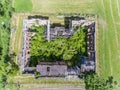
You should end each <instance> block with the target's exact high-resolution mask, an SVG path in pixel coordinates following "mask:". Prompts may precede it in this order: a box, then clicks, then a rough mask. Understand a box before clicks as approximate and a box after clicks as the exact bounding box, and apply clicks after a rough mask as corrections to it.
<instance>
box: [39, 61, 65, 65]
mask: <svg viewBox="0 0 120 90" xmlns="http://www.w3.org/2000/svg"><path fill="white" fill-rule="evenodd" d="M38 65H66V63H65V62H58V61H57V62H38Z"/></svg>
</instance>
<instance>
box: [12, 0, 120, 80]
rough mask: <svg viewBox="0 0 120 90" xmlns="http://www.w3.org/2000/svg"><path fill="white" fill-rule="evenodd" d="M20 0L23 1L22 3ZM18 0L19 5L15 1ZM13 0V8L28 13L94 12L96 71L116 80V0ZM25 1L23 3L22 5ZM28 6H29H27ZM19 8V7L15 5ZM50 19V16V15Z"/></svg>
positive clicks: (119, 51) (119, 13) (119, 20)
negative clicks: (96, 23)
mask: <svg viewBox="0 0 120 90" xmlns="http://www.w3.org/2000/svg"><path fill="white" fill-rule="evenodd" d="M23 1H24V3H22V2H23ZM19 2H21V5H20V4H19ZM25 2H27V3H30V0H14V6H15V9H16V11H19V12H22V11H23V10H24V9H22V8H25V7H28V6H29V8H30V9H25V11H28V12H31V13H37V14H38V13H40V14H42V13H55V14H56V13H94V14H97V15H98V28H99V29H98V32H99V33H98V34H99V35H98V38H97V63H98V64H97V73H99V74H100V76H102V77H104V78H106V77H107V76H113V77H114V79H115V80H117V81H119V82H120V74H119V73H120V69H119V66H120V34H119V33H120V1H119V0H31V2H32V5H31V4H29V5H28V4H25ZM24 4H25V7H22V6H23V5H24ZM31 6H32V7H31ZM19 8H21V9H19ZM53 19H54V17H53Z"/></svg>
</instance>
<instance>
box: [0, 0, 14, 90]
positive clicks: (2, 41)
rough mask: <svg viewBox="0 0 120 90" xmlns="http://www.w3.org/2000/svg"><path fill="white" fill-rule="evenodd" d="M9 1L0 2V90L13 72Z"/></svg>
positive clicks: (2, 0)
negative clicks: (10, 47)
mask: <svg viewBox="0 0 120 90" xmlns="http://www.w3.org/2000/svg"><path fill="white" fill-rule="evenodd" d="M11 2H12V1H11V0H0V90H2V88H4V86H5V83H6V80H7V78H9V75H10V74H12V73H11V71H12V72H13V71H14V66H15V64H12V62H11V58H10V57H9V55H8V54H9V39H10V18H11V15H12V7H11Z"/></svg>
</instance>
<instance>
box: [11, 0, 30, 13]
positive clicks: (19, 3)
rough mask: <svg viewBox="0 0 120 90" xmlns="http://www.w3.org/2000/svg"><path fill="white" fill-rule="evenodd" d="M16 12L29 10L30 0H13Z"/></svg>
mask: <svg viewBox="0 0 120 90" xmlns="http://www.w3.org/2000/svg"><path fill="white" fill-rule="evenodd" d="M13 3H14V7H15V11H16V12H30V11H32V2H31V0H13Z"/></svg>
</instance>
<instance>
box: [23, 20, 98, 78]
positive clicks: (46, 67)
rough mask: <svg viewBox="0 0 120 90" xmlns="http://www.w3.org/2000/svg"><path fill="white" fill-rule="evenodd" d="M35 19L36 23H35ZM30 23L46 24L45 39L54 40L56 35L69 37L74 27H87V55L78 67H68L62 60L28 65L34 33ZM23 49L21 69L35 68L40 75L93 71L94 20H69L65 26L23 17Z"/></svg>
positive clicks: (30, 69)
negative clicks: (53, 25) (34, 65)
mask: <svg viewBox="0 0 120 90" xmlns="http://www.w3.org/2000/svg"><path fill="white" fill-rule="evenodd" d="M36 20H37V23H36ZM32 25H37V26H40V25H46V27H47V28H46V29H45V39H46V40H48V41H50V40H54V39H55V38H56V37H57V36H62V37H66V38H67V37H69V36H71V35H73V34H74V30H73V29H74V27H77V28H80V27H83V26H86V27H88V33H87V52H88V57H84V58H82V63H81V65H80V67H74V68H68V67H67V65H66V64H65V63H64V62H39V63H38V65H37V66H36V67H29V60H30V44H31V43H30V40H31V37H32V36H34V33H33V32H32V33H31V32H30V31H29V29H30V27H31V26H32ZM23 34H24V37H23V39H24V42H23V51H22V61H21V62H22V66H21V71H22V72H24V71H28V72H29V71H30V72H32V71H33V70H36V71H37V72H40V74H41V76H66V75H69V76H71V77H76V76H78V75H79V73H80V72H84V71H91V70H93V71H95V58H96V57H95V51H96V50H95V21H91V20H71V22H70V24H69V28H67V29H66V28H65V27H58V26H56V27H54V28H51V27H50V21H49V20H45V19H25V20H24V21H23ZM72 75H73V76H72Z"/></svg>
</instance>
